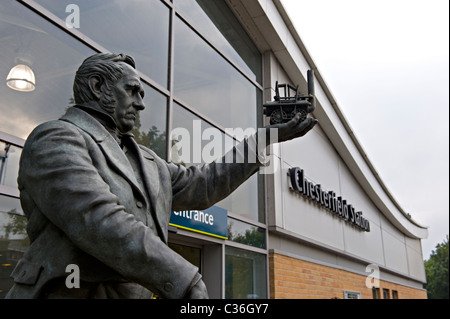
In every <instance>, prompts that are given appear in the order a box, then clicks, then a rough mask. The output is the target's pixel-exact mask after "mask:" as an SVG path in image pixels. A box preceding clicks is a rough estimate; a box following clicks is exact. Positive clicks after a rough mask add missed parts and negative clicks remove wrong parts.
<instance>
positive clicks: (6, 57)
mask: <svg viewBox="0 0 450 319" xmlns="http://www.w3.org/2000/svg"><path fill="white" fill-rule="evenodd" d="M0 39H1V45H0V56H1V57H2V58H1V59H0V75H1V77H0V81H5V79H6V78H7V75H8V74H9V73H10V71H11V69H12V68H13V67H14V66H16V65H18V64H26V65H28V66H29V67H30V68H31V70H32V71H33V73H34V75H35V89H34V91H31V92H22V91H19V90H17V89H12V88H10V87H8V86H7V85H6V84H5V83H2V85H0V96H1V99H0V128H1V130H2V131H4V132H6V133H8V134H11V135H15V136H17V137H20V138H22V139H26V138H27V136H28V135H29V134H30V132H31V131H32V130H33V129H34V128H35V127H36V126H37V125H38V124H40V123H42V122H45V121H47V120H51V119H57V118H59V117H60V116H61V115H63V114H64V112H65V110H66V108H67V106H68V105H69V104H70V103H71V101H72V100H73V98H72V96H73V89H72V87H73V80H74V76H75V72H76V70H77V69H78V67H79V65H80V64H81V62H82V61H83V60H84V59H85V58H86V57H87V56H89V55H92V54H93V53H95V52H94V51H93V50H91V49H89V48H87V47H86V46H84V45H82V44H81V43H79V42H78V41H76V40H75V39H73V38H71V37H69V36H68V35H67V34H66V33H65V32H64V31H62V30H60V29H58V28H56V27H55V26H54V25H53V24H51V23H50V22H48V21H46V20H44V19H42V18H41V17H40V16H38V15H37V14H36V13H34V12H32V11H31V10H29V9H28V8H26V7H25V6H23V5H22V4H20V3H19V2H17V1H13V0H6V1H1V2H0Z"/></svg>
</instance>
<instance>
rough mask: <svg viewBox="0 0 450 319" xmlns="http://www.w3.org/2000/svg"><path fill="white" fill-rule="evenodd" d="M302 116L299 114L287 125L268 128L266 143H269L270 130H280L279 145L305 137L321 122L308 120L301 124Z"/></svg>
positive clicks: (275, 125)
mask: <svg viewBox="0 0 450 319" xmlns="http://www.w3.org/2000/svg"><path fill="white" fill-rule="evenodd" d="M300 116H301V115H300V113H298V114H296V115H295V116H294V118H293V119H292V120H290V121H289V122H287V123H282V124H274V125H270V126H266V127H265V129H266V141H269V136H270V129H277V130H278V143H281V142H285V141H289V140H292V139H294V138H297V137H301V136H304V135H305V134H306V133H308V132H309V131H310V130H311V129H312V128H313V127H314V126H315V125H316V124H317V123H318V122H319V121H318V120H316V119H313V118H307V119H305V120H304V121H302V122H300Z"/></svg>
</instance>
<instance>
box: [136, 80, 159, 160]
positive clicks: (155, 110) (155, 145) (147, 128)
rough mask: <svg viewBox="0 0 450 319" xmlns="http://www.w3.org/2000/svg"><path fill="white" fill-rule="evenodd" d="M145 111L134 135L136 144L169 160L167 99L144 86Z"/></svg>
mask: <svg viewBox="0 0 450 319" xmlns="http://www.w3.org/2000/svg"><path fill="white" fill-rule="evenodd" d="M143 85H144V91H145V96H144V104H145V109H144V110H143V111H141V112H140V114H139V116H138V119H137V120H136V124H135V127H134V129H133V130H132V131H131V133H133V135H134V137H135V139H136V142H138V144H141V145H144V146H145V147H148V148H150V149H151V150H153V151H154V152H155V153H156V154H158V156H159V157H161V158H163V159H166V158H167V156H166V155H167V141H166V140H167V139H166V123H167V97H166V96H165V95H163V94H161V93H159V92H158V91H156V90H155V89H153V88H152V87H150V86H148V85H146V84H144V83H143Z"/></svg>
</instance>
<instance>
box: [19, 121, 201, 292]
mask: <svg viewBox="0 0 450 319" xmlns="http://www.w3.org/2000/svg"><path fill="white" fill-rule="evenodd" d="M19 185H20V187H22V188H25V189H26V191H27V193H28V194H29V195H30V196H31V198H32V199H33V201H34V202H35V205H36V207H37V208H38V209H39V210H40V211H41V212H42V213H43V214H44V215H45V216H46V217H47V218H48V219H49V220H50V221H51V222H52V223H53V224H54V225H56V226H57V227H58V228H59V229H61V230H62V231H63V232H64V233H65V234H66V235H67V237H68V238H69V239H70V240H71V241H72V242H73V243H74V244H75V245H76V246H77V247H78V248H79V249H81V250H83V251H84V252H86V253H88V254H90V255H91V256H93V257H95V258H97V259H98V260H100V261H101V262H103V263H104V264H105V265H107V266H108V267H110V268H112V269H114V270H115V271H117V272H118V273H119V274H120V275H122V276H123V277H124V278H126V279H127V280H130V281H132V282H136V283H139V284H140V285H142V286H144V287H146V288H148V289H150V290H151V291H153V292H154V293H156V294H158V295H159V296H161V297H163V298H182V297H183V296H184V295H185V294H186V292H187V290H188V289H189V287H190V285H192V281H193V280H194V279H195V278H196V276H197V273H198V269H197V268H196V267H194V266H193V265H191V264H190V263H188V262H187V261H185V260H184V259H183V258H182V257H181V256H179V255H178V254H176V253H175V252H173V251H172V250H171V249H170V248H169V247H167V245H166V244H164V243H163V242H162V241H161V240H160V238H159V237H158V236H155V235H154V234H153V232H152V230H151V229H150V228H148V227H147V226H145V224H144V223H142V222H141V221H138V220H137V219H136V218H135V217H134V215H133V214H130V213H129V212H127V211H125V208H124V206H122V205H121V204H120V203H119V200H118V198H117V196H115V195H114V194H113V193H111V192H110V190H109V186H108V185H107V184H106V183H105V182H104V180H103V179H102V177H101V176H100V175H99V172H98V170H97V168H96V167H95V165H94V163H93V158H91V156H90V151H89V148H88V147H87V137H84V136H83V135H82V134H81V133H80V131H78V129H77V128H76V127H75V126H74V125H72V124H69V123H65V122H62V121H53V122H49V123H46V124H44V125H42V126H40V127H38V128H37V129H36V130H35V131H34V132H33V133H32V134H31V135H30V137H29V139H28V141H27V143H26V145H25V147H24V149H23V152H22V159H21V166H20V173H19ZM81 271H82V270H81Z"/></svg>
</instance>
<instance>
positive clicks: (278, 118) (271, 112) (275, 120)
mask: <svg viewBox="0 0 450 319" xmlns="http://www.w3.org/2000/svg"><path fill="white" fill-rule="evenodd" d="M307 80H308V95H300V94H299V93H298V85H297V86H295V87H294V86H292V85H290V84H278V81H277V82H276V84H275V96H274V99H275V101H273V102H267V103H266V104H264V105H263V107H264V115H266V116H270V124H280V123H286V122H289V121H290V120H291V119H292V118H293V117H294V116H295V115H296V114H297V113H301V119H300V121H304V120H305V119H306V117H307V116H308V113H311V112H313V111H314V109H315V107H316V105H315V96H314V71H313V70H308V73H307ZM280 88H282V89H284V95H280Z"/></svg>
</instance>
